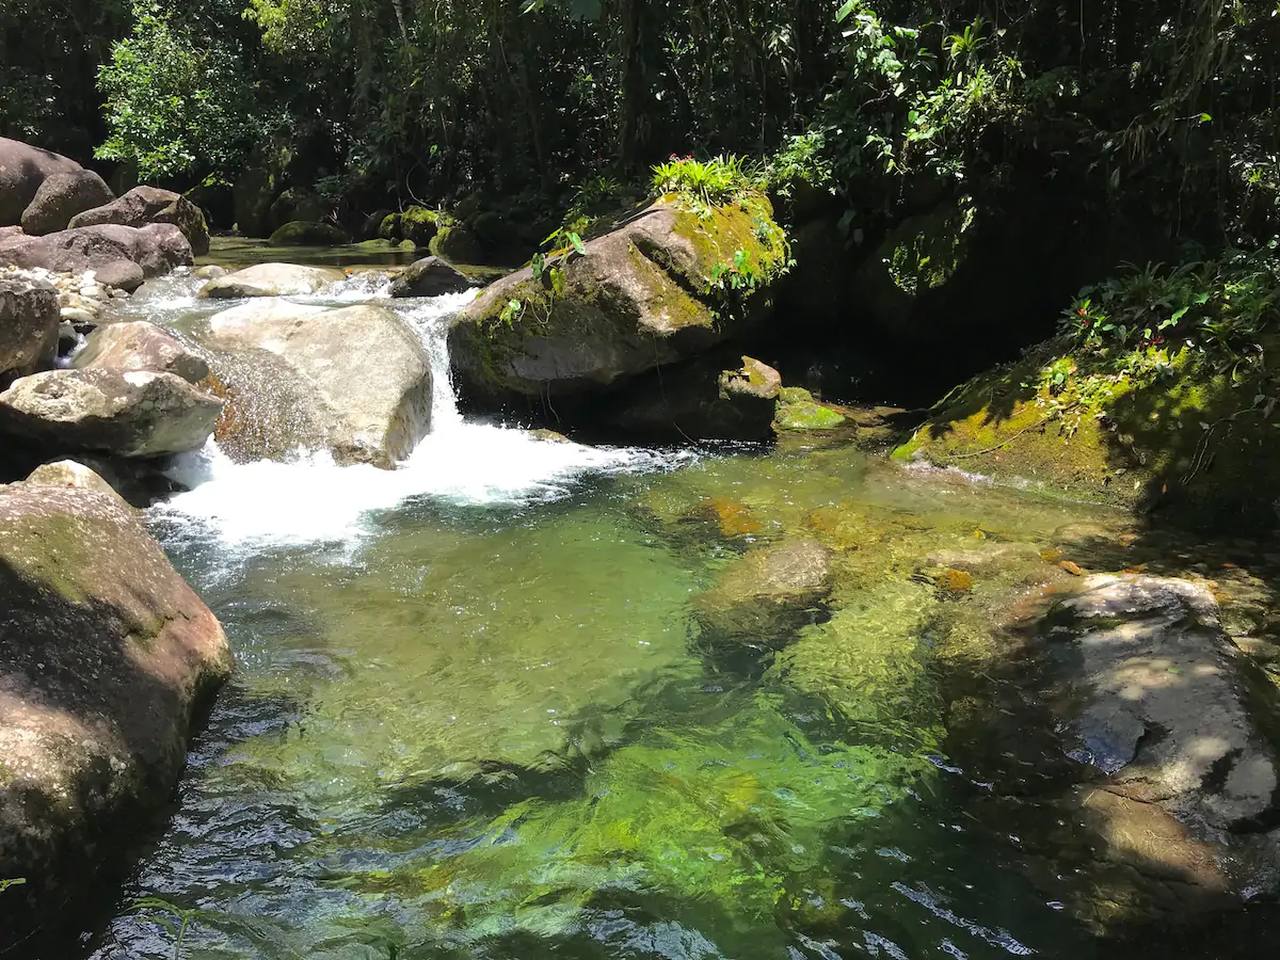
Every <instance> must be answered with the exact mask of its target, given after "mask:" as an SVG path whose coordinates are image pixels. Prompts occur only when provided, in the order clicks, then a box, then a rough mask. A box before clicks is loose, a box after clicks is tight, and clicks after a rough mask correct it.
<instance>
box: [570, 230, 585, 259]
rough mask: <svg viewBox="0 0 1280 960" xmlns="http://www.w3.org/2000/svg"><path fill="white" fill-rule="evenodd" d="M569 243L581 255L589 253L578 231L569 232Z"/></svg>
mask: <svg viewBox="0 0 1280 960" xmlns="http://www.w3.org/2000/svg"><path fill="white" fill-rule="evenodd" d="M569 243H570V244H571V245H572V246H573V249H574V250H576V251H577V252H578V255H579V256H583V257H585V256H586V255H587V245H586V244H585V243H583V242H582V238H581V237H580V236H578V235H577V234H576V233H570V234H569Z"/></svg>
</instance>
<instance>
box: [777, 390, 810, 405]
mask: <svg viewBox="0 0 1280 960" xmlns="http://www.w3.org/2000/svg"><path fill="white" fill-rule="evenodd" d="M778 402H780V403H812V402H813V394H812V393H810V392H809V391H808V390H806V389H805V388H804V387H783V388H782V389H781V390H780V391H779V392H778Z"/></svg>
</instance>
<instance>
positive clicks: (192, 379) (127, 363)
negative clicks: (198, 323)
mask: <svg viewBox="0 0 1280 960" xmlns="http://www.w3.org/2000/svg"><path fill="white" fill-rule="evenodd" d="M72 366H73V367H74V368H75V369H77V370H95V369H101V370H115V371H116V372H118V373H127V372H128V371H130V370H152V371H155V372H156V373H173V374H177V375H178V376H180V377H181V378H182V379H183V380H186V381H187V382H188V383H199V382H200V381H201V380H203V379H204V378H205V377H207V376H208V375H209V365H208V364H207V363H205V361H204V359H203V358H202V357H199V356H197V355H196V354H195V353H194V352H192V351H191V350H189V349H188V348H187V347H185V346H184V345H183V344H182V342H181V341H180V340H178V339H177V338H176V337H174V336H172V335H170V334H168V333H165V332H164V331H163V330H161V329H160V328H159V327H157V326H156V325H155V324H153V323H147V322H146V321H145V320H135V321H133V322H130V323H110V324H107V325H106V326H102V327H98V328H97V329H96V330H94V331H93V333H91V334H89V338H88V340H87V341H85V345H84V349H82V350H81V351H80V352H79V353H77V354H76V356H75V359H74V360H73V361H72Z"/></svg>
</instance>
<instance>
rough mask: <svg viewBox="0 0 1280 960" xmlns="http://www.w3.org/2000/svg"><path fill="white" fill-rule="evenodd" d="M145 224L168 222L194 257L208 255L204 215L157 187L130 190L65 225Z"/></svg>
mask: <svg viewBox="0 0 1280 960" xmlns="http://www.w3.org/2000/svg"><path fill="white" fill-rule="evenodd" d="M149 223H169V224H172V225H173V226H175V227H177V228H178V229H179V230H180V231H181V232H182V235H183V236H184V237H186V239H187V243H188V244H190V246H191V250H192V252H193V253H194V254H195V255H196V256H201V255H203V254H206V253H208V252H209V226H208V224H207V223H206V222H205V217H204V212H203V211H202V210H201V209H200V208H199V207H197V206H196V205H195V204H194V203H192V202H191V201H190V200H188V199H187V198H186V197H184V196H183V195H182V194H180V193H174V192H173V191H172V190H162V189H160V188H159V187H148V186H140V187H134V188H133V189H132V190H130V191H129V192H128V193H126V194H125V195H124V196H122V197H120V198H118V199H116V200H112V201H111V202H110V203H104V204H103V205H102V206H95V207H94V208H93V209H91V210H86V211H84V212H83V213H78V214H76V216H74V217H73V218H72V219H71V222H70V223H69V224H68V226H70V227H72V228H75V227H89V226H94V225H97V224H119V225H120V226H125V227H145V226H146V225H147V224H149Z"/></svg>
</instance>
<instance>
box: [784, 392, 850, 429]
mask: <svg viewBox="0 0 1280 960" xmlns="http://www.w3.org/2000/svg"><path fill="white" fill-rule="evenodd" d="M844 422H845V416H844V414H842V413H840V411H838V410H836V409H835V408H834V407H831V406H828V405H826V404H823V403H819V402H818V401H817V400H815V399H814V397H813V394H811V393H810V392H809V391H808V390H805V389H804V388H803V387H784V388H783V389H782V391H781V392H780V394H779V396H778V403H777V407H776V409H775V411H774V417H773V429H774V430H776V431H777V432H778V433H787V432H794V431H804V430H834V429H835V428H836V427H839V426H843V425H844Z"/></svg>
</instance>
